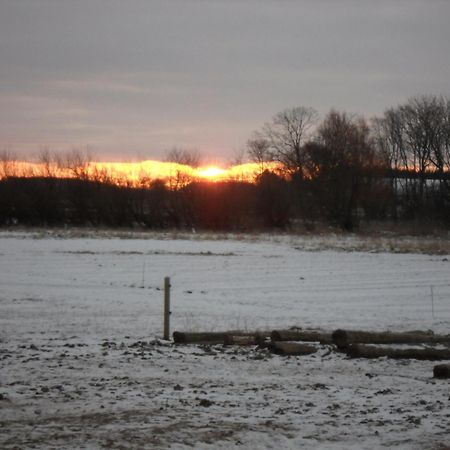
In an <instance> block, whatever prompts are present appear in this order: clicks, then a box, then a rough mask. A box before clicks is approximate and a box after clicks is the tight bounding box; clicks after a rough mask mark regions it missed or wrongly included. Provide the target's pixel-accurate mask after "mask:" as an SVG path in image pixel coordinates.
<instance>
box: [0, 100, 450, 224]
mask: <svg viewBox="0 0 450 450" xmlns="http://www.w3.org/2000/svg"><path fill="white" fill-rule="evenodd" d="M247 155H248V157H249V159H250V160H251V161H253V162H256V163H257V164H258V167H259V173H258V174H257V175H256V178H255V180H254V182H252V183H250V182H244V181H236V180H235V181H227V182H217V183H211V182H204V181H199V180H195V179H189V178H186V176H185V175H183V174H177V175H176V176H175V177H174V179H171V180H158V179H146V178H143V179H141V180H139V183H138V184H137V185H136V184H134V185H131V184H129V183H128V184H127V182H126V180H122V182H121V183H118V182H117V180H113V179H111V178H109V177H108V176H107V174H105V173H101V172H99V173H94V174H93V173H92V172H88V171H87V167H88V165H89V158H88V156H87V154H83V153H81V152H72V153H71V154H70V155H68V156H67V157H66V158H65V161H64V162H62V160H61V161H58V164H59V165H60V166H61V165H63V166H64V167H65V168H66V169H67V170H68V171H69V173H70V177H59V176H56V174H55V172H54V170H53V168H54V167H55V165H54V164H52V156H51V155H50V153H49V152H43V153H42V155H41V159H40V160H41V163H43V165H42V167H44V168H46V170H44V171H43V173H41V174H39V175H38V176H34V177H23V176H18V175H17V174H16V173H14V158H13V157H12V155H10V154H8V153H7V152H4V153H3V154H2V155H0V179H1V181H0V224H1V225H3V226H5V225H12V224H21V225H47V226H61V225H91V226H127V227H128V226H142V227H148V228H155V229H164V228H188V229H190V228H198V229H214V230H252V229H272V228H289V227H296V226H298V225H302V226H306V227H314V226H316V224H324V225H331V226H336V227H340V228H342V229H345V230H349V231H352V230H355V229H356V228H358V227H359V226H360V225H361V224H366V223H371V222H375V221H376V222H377V223H380V222H383V221H384V222H386V223H391V222H396V223H403V222H411V221H413V222H415V223H434V224H436V225H439V226H443V227H448V226H449V224H450V176H449V175H450V99H449V98H447V97H443V96H417V97H413V98H411V99H409V100H408V101H406V102H405V103H404V104H401V105H399V106H397V107H394V108H389V109H387V110H386V111H385V112H384V114H383V115H382V116H381V117H376V118H373V119H370V120H367V119H365V118H364V117H361V116H357V115H351V114H348V113H346V112H341V111H337V110H331V111H330V112H329V113H328V114H327V115H326V116H325V117H324V118H323V119H320V117H319V114H318V113H317V111H316V110H314V109H313V108H311V107H303V106H301V107H295V108H290V109H286V110H284V111H282V112H279V113H278V114H276V115H275V116H274V117H273V118H272V120H271V121H269V122H268V123H266V124H265V125H263V126H262V127H261V129H260V130H258V131H255V132H254V133H253V135H252V136H251V138H250V139H249V140H248V142H247ZM58 158H59V159H61V157H58ZM169 158H170V159H171V160H172V161H175V162H180V163H186V162H187V163H188V164H191V165H195V164H198V163H199V155H198V154H196V153H195V152H189V151H186V150H180V149H174V150H172V151H171V152H170V153H169ZM274 163H276V164H274Z"/></svg>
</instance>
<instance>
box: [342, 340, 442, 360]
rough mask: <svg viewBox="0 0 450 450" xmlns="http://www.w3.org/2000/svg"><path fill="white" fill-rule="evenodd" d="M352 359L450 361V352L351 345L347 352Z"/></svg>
mask: <svg viewBox="0 0 450 450" xmlns="http://www.w3.org/2000/svg"><path fill="white" fill-rule="evenodd" d="M346 353H347V355H348V356H350V357H351V358H382V357H384V356H387V357H388V358H392V359H421V360H428V361H440V360H446V359H448V360H450V350H439V349H435V348H407V349H403V348H402V349H399V348H389V347H376V346H373V345H364V344H350V345H349V346H348V348H347V351H346Z"/></svg>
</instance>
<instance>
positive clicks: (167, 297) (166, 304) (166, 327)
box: [164, 277, 170, 340]
mask: <svg viewBox="0 0 450 450" xmlns="http://www.w3.org/2000/svg"><path fill="white" fill-rule="evenodd" d="M164 339H165V340H169V339H170V277H165V278H164Z"/></svg>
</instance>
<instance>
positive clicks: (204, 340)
mask: <svg viewBox="0 0 450 450" xmlns="http://www.w3.org/2000/svg"><path fill="white" fill-rule="evenodd" d="M238 336H239V337H242V338H244V337H247V338H248V337H249V336H252V337H253V338H254V340H255V341H257V342H256V344H257V343H259V342H261V341H263V340H264V339H265V338H266V337H268V336H269V333H263V332H255V333H249V332H248V331H247V332H244V331H216V332H209V333H206V332H205V333H183V332H180V331H175V332H174V333H173V340H174V342H175V343H176V344H210V345H213V344H225V343H226V340H227V339H230V337H233V338H237V337H238ZM231 339H232V338H231ZM240 345H244V344H242V343H241V344H240ZM245 345H251V344H245Z"/></svg>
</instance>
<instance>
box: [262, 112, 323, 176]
mask: <svg viewBox="0 0 450 450" xmlns="http://www.w3.org/2000/svg"><path fill="white" fill-rule="evenodd" d="M317 119H318V114H317V112H316V110H315V109H313V108H310V107H304V106H298V107H296V108H290V109H285V110H284V111H281V112H279V113H278V114H276V115H275V116H274V117H273V119H272V121H271V122H269V123H266V124H265V125H264V127H263V129H262V131H260V132H257V133H256V134H255V137H256V139H257V140H261V143H262V142H263V141H267V142H268V143H269V148H270V152H271V154H272V155H273V158H274V159H275V160H276V161H278V162H280V163H281V164H283V165H284V166H285V167H286V169H287V170H288V171H289V172H291V173H295V174H296V175H298V176H300V177H302V176H303V175H304V173H303V168H304V164H305V154H304V151H303V145H304V143H305V142H306V140H307V138H308V137H309V136H310V132H311V131H312V128H313V126H314V125H315V124H316V123H317Z"/></svg>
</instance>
